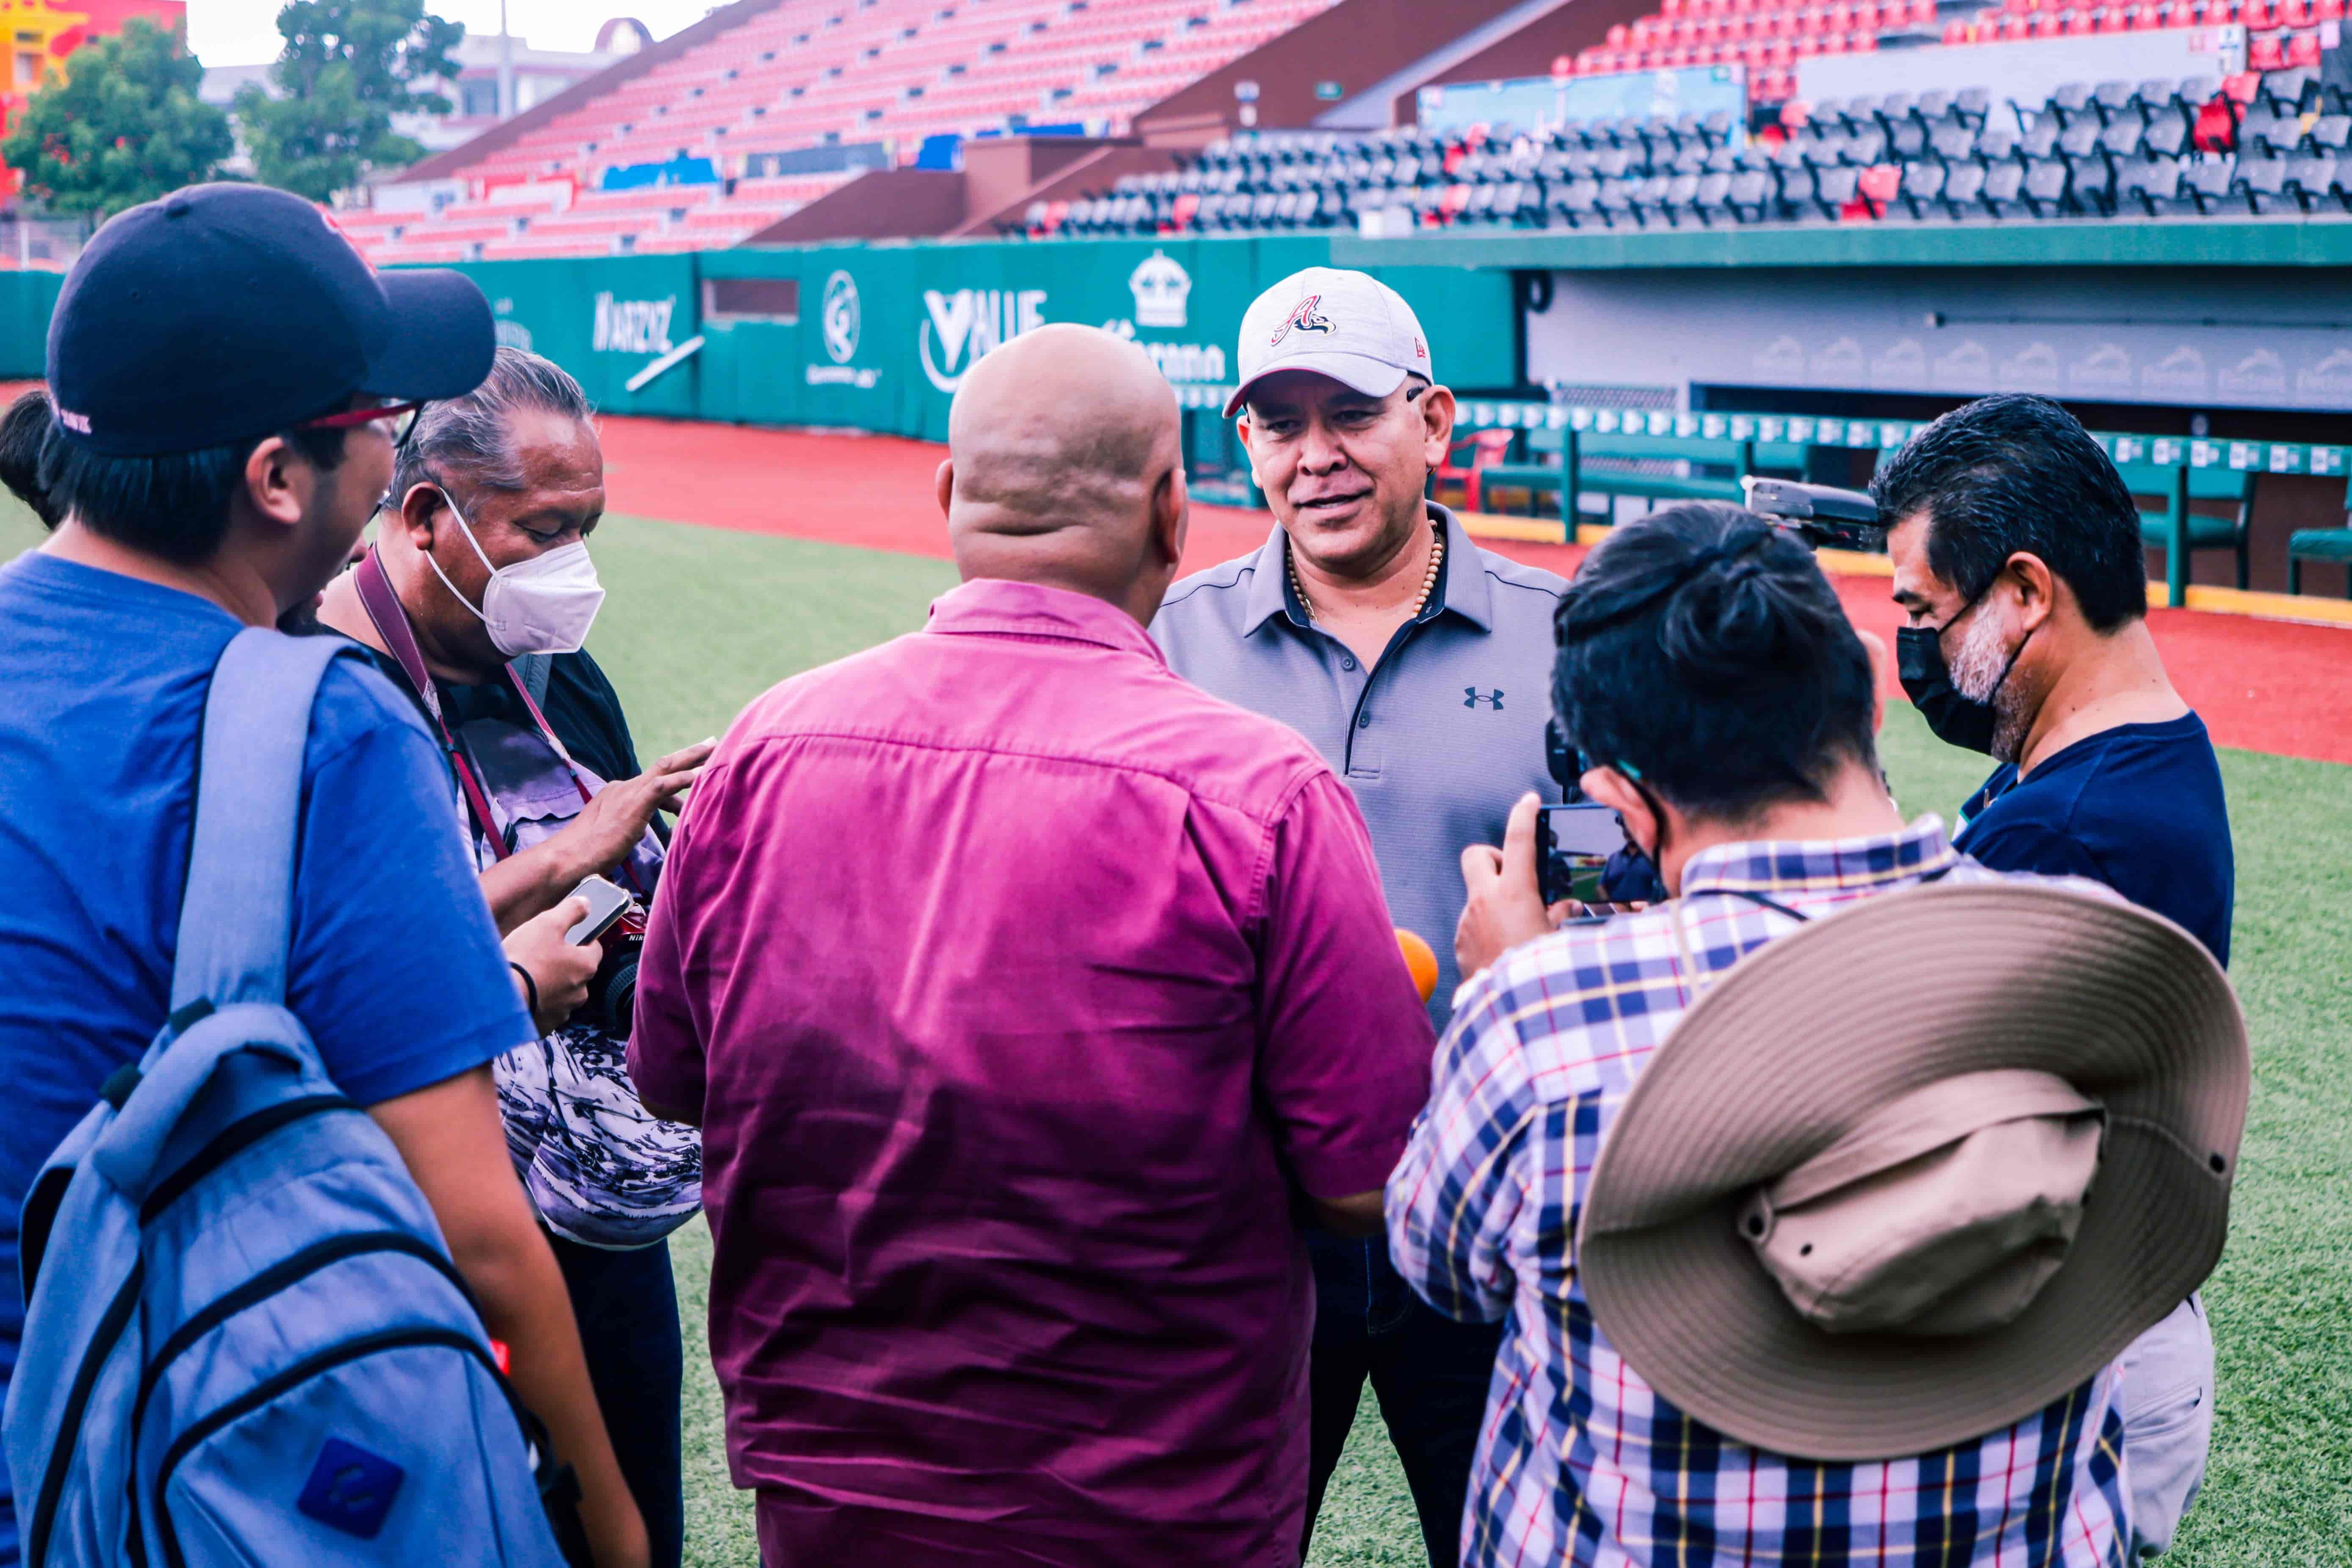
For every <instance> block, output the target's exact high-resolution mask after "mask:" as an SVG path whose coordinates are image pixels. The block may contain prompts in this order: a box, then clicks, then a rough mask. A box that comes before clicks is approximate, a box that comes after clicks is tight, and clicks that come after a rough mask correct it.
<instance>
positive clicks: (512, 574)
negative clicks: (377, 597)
mask: <svg viewBox="0 0 2352 1568" xmlns="http://www.w3.org/2000/svg"><path fill="white" fill-rule="evenodd" d="M441 499H442V500H444V501H446V502H447V503H448V507H449V515H450V516H451V517H454V518H456V519H457V526H458V528H459V529H461V530H463V531H464V532H465V535H466V542H467V544H470V545H472V546H473V547H474V553H475V555H476V556H478V558H479V559H480V561H481V563H482V564H483V565H484V566H488V567H489V572H490V581H489V584H488V586H487V587H485V588H484V589H483V590H482V602H481V604H480V605H475V604H474V602H473V601H472V600H470V599H468V598H467V597H466V595H463V594H460V593H458V592H457V584H455V583H452V582H451V581H449V574H447V573H446V572H444V571H442V570H441V563H439V562H438V561H436V560H434V559H433V557H432V555H431V554H430V553H429V552H428V553H427V554H426V555H425V563H426V564H427V565H429V566H431V567H432V568H433V574H434V575H435V576H436V577H438V578H440V579H441V585H442V586H443V587H445V588H446V589H448V590H449V592H450V594H451V595H452V596H454V597H455V598H456V599H457V602H458V603H459V604H461V605H465V606H466V608H467V609H469V610H472V611H473V612H474V616H475V618H476V619H477V620H479V621H480V622H481V623H482V625H483V626H487V627H488V628H489V633H490V646H491V647H495V648H497V649H498V650H499V652H500V653H502V654H504V655H506V656H507V657H508V658H523V657H524V656H525V655H527V654H534V653H578V652H579V651H580V649H581V648H582V647H583V646H585V645H586V643H587V641H588V628H589V627H590V626H593V625H594V624H595V620H596V611H597V609H598V608H599V607H600V606H601V605H603V604H604V587H603V585H602V584H599V583H598V582H597V581H596V563H594V562H593V561H591V560H590V559H589V558H588V546H587V545H586V544H585V543H584V542H582V541H580V540H576V539H575V540H573V541H572V542H571V543H569V544H564V545H559V546H557V547H556V548H555V549H553V550H551V551H549V552H547V553H546V554H544V555H534V556H532V557H531V558H530V560H528V561H518V562H516V563H514V564H513V565H511V566H490V558H489V557H488V555H484V554H483V553H482V543H481V541H479V540H478V539H476V538H475V537H474V529H473V525H472V524H471V523H469V522H467V521H466V514H465V513H463V512H461V511H459V510H457V501H456V500H454V499H452V498H451V496H450V494H449V492H448V491H447V490H443V491H442V492H441Z"/></svg>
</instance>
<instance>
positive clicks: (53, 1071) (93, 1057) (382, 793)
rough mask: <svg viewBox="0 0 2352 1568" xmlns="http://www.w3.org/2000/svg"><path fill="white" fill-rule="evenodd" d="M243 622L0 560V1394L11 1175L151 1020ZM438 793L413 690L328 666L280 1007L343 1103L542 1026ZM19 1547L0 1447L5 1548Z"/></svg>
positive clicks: (163, 995) (315, 714)
mask: <svg viewBox="0 0 2352 1568" xmlns="http://www.w3.org/2000/svg"><path fill="white" fill-rule="evenodd" d="M241 629H242V628H241V627H240V626H239V624H238V623H237V621H236V619H235V618H233V617H232V616H229V614H228V613H227V612H226V611H225V610H222V609H220V608H219V607H217V606H216V605H212V604H210V603H208V602H207V601H205V600H203V599H199V598H197V597H195V596H194V595H189V594H184V593H180V592H177V591H176V590H173V589H170V588H164V587H160V586H158V585H156V584H152V583H142V582H140V581H138V580H137V579H135V578H131V577H125V576H121V575H120V574H115V573H111V572H101V571H98V570H95V569H93V568H91V567H88V566H81V565H77V564H75V563H71V562H67V561H60V560H58V559H57V558H56V557H54V556H49V555H43V554H37V553H36V554H28V555H24V556H20V557H18V558H17V559H16V561H14V562H12V563H8V564H7V565H6V566H5V567H0V975H5V981H0V1086H5V1094H6V1096H7V1102H8V1110H7V1113H6V1115H5V1116H0V1395H5V1392H6V1386H7V1377H8V1373H10V1371H11V1370H13V1369H14V1367H15V1366H16V1350H17V1342H18V1340H19V1339H20V1338H21V1336H22V1332H23V1329H24V1321H25V1303H24V1299H23V1294H22V1286H21V1284H20V1282H19V1280H18V1278H17V1268H16V1244H17V1219H18V1211H19V1210H20V1209H21V1208H22V1207H23V1205H24V1201H25V1194H26V1189H27V1188H28V1187H29V1186H30V1185H31V1184H32V1180H33V1177H34V1175H35V1174H36V1173H37V1172H38V1171H39V1169H40V1167H41V1165H42V1163H43V1162H45V1161H46V1160H47V1158H48V1156H49V1154H50V1152H52V1151H53V1150H55V1149H56V1147H57V1145H58V1143H59V1142H61V1141H63V1139H64V1138H65V1136H66V1134H67V1133H68V1131H72V1129H73V1126H74V1124H75V1123H76V1122H78V1121H80V1120H81V1118H82V1116H83V1115H84V1114H85V1113H86V1112H87V1111H88V1110H89V1108H90V1107H91V1106H92V1105H93V1104H95V1103H97V1100H98V1090H99V1086H100V1084H101V1083H103V1082H104V1081H105V1080H106V1078H107V1076H108V1075H109V1074H110V1073H111V1072H113V1071H114V1070H115V1069H116V1068H119V1067H121V1065H122V1064H123V1063H125V1062H128V1061H132V1060H135V1059H136V1058H138V1057H139V1056H140V1054H141V1053H142V1052H143V1051H144V1050H145V1049H146V1048H147V1045H148V1042H149V1041H150V1040H151V1039H152V1037H153V1036H154V1034H155V1031H156V1030H157V1029H158V1028H160V1027H161V1026H162V1025H163V1016H164V1013H165V1011H166V1010H167V1006H168V998H169V996H170V994H171V987H172V955H173V951H174V948H175V946H176V944H177V937H178V931H179V923H180V896H181V893H182V890H183V889H184V887H185V885H186V880H187V861H188V852H189V837H190V832H191V828H192V826H193V823H194V810H195V775H196V747H197V734H198V731H199V728H200V725H201V721H202V720H203V717H204V708H205V696H206V694H207V692H208V690H209V689H210V686H211V681H212V672H213V666H214V664H215V662H217V661H218V659H219V658H220V656H221V652H222V650H223V649H225V648H226V647H227V646H228V643H229V639H230V638H231V637H235V636H236V633H237V632H238V631H239V630H241ZM447 800H448V784H447V775H446V773H444V772H443V768H442V763H441V759H440V756H439V754H438V753H437V752H436V751H435V749H434V746H433V743H432V742H431V741H430V740H429V739H427V737H426V735H425V728H424V726H423V725H422V724H421V723H420V722H419V721H418V720H417V718H416V716H415V710H414V709H413V708H412V706H411V704H410V703H409V701H408V700H407V699H406V698H404V697H402V696H401V695H400V694H399V693H397V692H395V691H394V689H392V687H391V686H390V685H389V684H388V683H386V682H385V680H384V679H383V677H381V676H380V675H378V674H376V672H375V671H374V670H373V669H370V668H367V667H365V666H364V665H362V664H359V663H357V662H356V661H353V660H348V659H346V660H341V661H338V662H337V664H336V665H335V666H334V668H331V669H330V670H329V671H328V673H327V679H326V680H325V682H324V683H323V684H322V686H321V687H320V694H319V700H318V703H317V705H316V707H315V708H314V709H313V710H312V712H311V718H310V747H309V751H308V754H307V755H306V757H305V758H304V761H303V768H302V821H301V825H300V833H301V837H300V841H299V849H298V852H297V856H296V867H295V873H294V910H293V931H292V939H291V952H290V953H289V962H288V965H287V1005H288V1006H289V1008H290V1009H291V1010H292V1011H293V1013H294V1014H295V1016H297V1017H299V1018H300V1019H301V1020H302V1022H303V1023H304V1025H306V1026H308V1027H309V1029H310V1034H311V1037H312V1038H313V1039H315V1040H316V1041H317V1042H318V1047H319V1052H320V1056H321V1057H322V1058H324V1060H325V1063H326V1067H327V1070H328V1072H329V1073H330V1074H331V1075H332V1076H333V1078H334V1079H335V1082H336V1083H337V1085H338V1086H339V1087H340V1088H341V1089H342V1090H343V1092H344V1093H345V1094H348V1095H349V1096H351V1098H352V1099H353V1100H358V1101H360V1102H361V1103H362V1104H363V1105H373V1104H376V1103H379V1102H381V1101H383V1100H392V1099H394V1098H396V1097H398V1096H400V1095H404V1094H407V1093H409V1092H411V1091H412V1090H415V1089H424V1088H425V1087H427V1086H429V1085H432V1084H436V1083H439V1082H441V1081H442V1080H444V1079H449V1078H453V1077H455V1076H457V1074H459V1073H462V1072H466V1071H468V1070H470V1069H472V1068H478V1067H480V1066H482V1065H483V1064H484V1063H486V1062H488V1061H490V1060H492V1059H493V1058H496V1057H498V1056H499V1055H500V1054H502V1053H503V1052H505V1051H507V1050H509V1049H511V1048H513V1047H515V1046H517V1045H520V1044H521V1043H522V1042H524V1041H526V1040H529V1039H530V1038H531V1037H533V1035H535V1034H536V1033H537V1031H536V1030H534V1029H533V1028H532V1027H531V1026H530V1018H529V1017H528V1016H527V1015H526V1014H525V1013H524V1012H523V1009H522V1005H521V1003H520V1000H519V999H518V997H517V996H516V994H515V985H514V981H513V978H512V977H511V976H510V975H509V973H508V971H507V966H506V961H505V958H504V956H503V955H502V954H501V952H500V951H499V937H498V931H497V928H496V927H495V926H494V925H493V924H492V922H491V920H490V913H489V909H488V905H487V904H486V903H485V902H484V901H483V898H482V893H481V887H480V884H479V882H478V880H477V879H476V877H475V872H474V868H473V867H472V866H471V865H469V864H467V858H466V852H465V845H464V842H463V839H462V837H460V835H458V834H457V832H455V831H454V830H453V826H452V824H451V822H450V820H449V816H448V813H449V806H448V805H447V804H446V803H447ZM17 1550H18V1549H17V1544H16V1521H15V1519H14V1516H13V1512H12V1510H11V1507H10V1491H9V1486H8V1479H7V1475H6V1471H5V1467H0V1564H5V1563H14V1562H16V1556H17Z"/></svg>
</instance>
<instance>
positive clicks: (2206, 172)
mask: <svg viewBox="0 0 2352 1568" xmlns="http://www.w3.org/2000/svg"><path fill="white" fill-rule="evenodd" d="M2237 177H2238V161H2237V160H2236V159H2235V158H2232V157H2229V156H2227V155H2226V154H2224V155H2221V156H2216V157H2210V158H2200V159H2199V160H2197V162H2195V163H2191V164H2189V167H2188V168H2187V170H2185V171H2184V172H2183V174H2182V176H2181V184H2182V186H2183V187H2184V188H2185V189H2186V190H2187V192H2188V194H2189V201H2190V202H2191V203H2193V204H2194V205H2196V208H2197V210H2198V212H2200V214H2210V213H2217V212H2229V211H2231V210H2235V211H2238V212H2244V211H2246V210H2247V205H2246V201H2245V198H2243V197H2242V196H2240V195H2235V194H2234V187H2235V186H2236V184H2237Z"/></svg>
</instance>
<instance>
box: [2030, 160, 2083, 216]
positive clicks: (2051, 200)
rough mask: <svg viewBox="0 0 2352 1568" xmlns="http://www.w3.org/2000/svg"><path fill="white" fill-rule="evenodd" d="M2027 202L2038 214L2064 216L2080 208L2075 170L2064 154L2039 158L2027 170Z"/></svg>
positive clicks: (2033, 211) (2033, 213)
mask: <svg viewBox="0 0 2352 1568" xmlns="http://www.w3.org/2000/svg"><path fill="white" fill-rule="evenodd" d="M2023 194H2024V198H2025V205H2026V208H2027V210H2028V211H2030V212H2032V215H2033V216H2035V217H2063V216H2066V215H2067V214H2069V213H2072V212H2075V211H2078V210H2080V209H2079V207H2078V205H2077V204H2076V200H2075V196H2074V172H2073V171H2072V170H2071V169H2069V168H2068V167H2067V166H2066V161H2065V160H2064V159H2063V158H2047V159H2042V158H2037V159H2035V160H2034V162H2033V163H2032V166H2031V167H2029V168H2028V169H2027V170H2026V171H2025V184H2024V187H2023Z"/></svg>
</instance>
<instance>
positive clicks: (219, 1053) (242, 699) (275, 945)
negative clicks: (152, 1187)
mask: <svg viewBox="0 0 2352 1568" xmlns="http://www.w3.org/2000/svg"><path fill="white" fill-rule="evenodd" d="M344 655H351V656H352V657H354V658H355V657H357V655H358V650H357V649H356V648H354V647H352V645H351V644H350V643H348V642H345V641H344V640H343V639H342V638H341V637H287V636H285V635H283V634H282V633H279V632H278V631H275V630H271V629H269V628H268V627H253V628H250V629H247V630H246V631H242V632H239V633H238V634H237V635H236V637H235V638H234V639H233V640H231V642H230V643H229V645H228V650H227V651H226V653H224V654H222V655H221V658H220V663H219V664H218V665H216V666H215V668H214V670H213V683H212V691H211V694H210V695H209V696H208V697H207V698H206V699H205V729H204V741H203V745H202V749H201V752H200V753H199V760H198V763H197V770H196V826H195V833H194V842H193V847H192V848H191V851H190V853H189V857H188V886H187V891H186V893H185V894H184V896H183V897H182V899H181V900H180V934H179V947H178V954H177V956H176V958H175V959H174V960H173V966H172V1016H171V1017H170V1019H169V1020H168V1021H167V1022H166V1023H165V1024H164V1026H163V1029H162V1031H161V1032H160V1033H159V1034H158V1036H157V1037H156V1041H155V1044H154V1045H153V1046H152V1047H150V1048H149V1050H148V1053H147V1055H146V1057H145V1058H144V1059H143V1060H142V1062H141V1063H140V1071H139V1072H138V1073H137V1074H136V1075H129V1081H128V1082H123V1081H121V1079H123V1078H124V1077H125V1076H126V1075H121V1074H118V1075H117V1079H110V1080H109V1084H108V1094H107V1098H108V1099H109V1100H112V1101H113V1102H114V1104H115V1105H116V1107H117V1114H116V1116H115V1118H114V1120H113V1121H112V1122H110V1124H109V1125H108V1126H107V1127H106V1129H105V1130H104V1131H101V1132H100V1134H99V1135H98V1138H97V1141H96V1142H94V1143H93V1144H92V1145H91V1149H90V1161H91V1163H93V1164H95V1165H96V1166H97V1167H98V1168H99V1170H100V1172H102V1173H104V1174H105V1176H106V1179H107V1180H108V1181H110V1182H111V1183H112V1184H114V1185H115V1186H116V1187H117V1188H119V1189H121V1190H122V1191H124V1192H127V1193H140V1192H143V1191H145V1189H146V1188H147V1186H148V1184H150V1183H151V1182H152V1181H153V1180H154V1179H155V1175H156V1166H157V1163H158V1162H159V1161H160V1160H161V1159H162V1158H163V1152H164V1148H165V1146H166V1143H167V1142H168V1141H169V1139H170V1137H171V1134H172V1131H173V1128H174V1127H175V1126H176V1125H177V1124H178V1122H179V1120H180V1118H181V1116H182V1115H183V1114H184V1112H185V1111H186V1110H187V1109H188V1107H189V1106H190V1105H191V1104H192V1103H193V1102H194V1100H195V1098H196V1096H197V1095H198V1094H200V1093H201V1092H202V1091H203V1089H204V1087H205V1084H206V1083H207V1082H208V1081H210V1079H211V1078H212V1075H213V1072H214V1069H215V1068H216V1067H217V1066H218V1065H219V1063H220V1061H221V1058H224V1057H226V1056H229V1055H233V1054H235V1053H236V1052H239V1051H247V1050H256V1051H264V1052H268V1053H269V1054H273V1055H276V1056H278V1057H279V1058H283V1059H284V1060H285V1061H286V1062H287V1063H288V1064H289V1065H290V1066H292V1067H293V1068H295V1069H296V1070H297V1071H298V1072H301V1073H304V1074H305V1075H307V1076H315V1077H316V1078H317V1079H318V1088H319V1089H320V1090H322V1091H325V1092H330V1093H331V1092H332V1090H333V1087H334V1086H333V1085H332V1084H331V1082H329V1081H328V1080H327V1079H326V1078H325V1076H324V1075H323V1074H322V1073H320V1072H319V1070H318V1068H317V1065H316V1057H315V1054H314V1053H313V1052H312V1051H311V1049H310V1047H309V1045H308V1043H307V1042H306V1041H305V1040H304V1038H303V1037H302V1035H301V1030H300V1026H299V1025H298V1024H296V1023H295V1022H294V1021H293V1020H292V1019H291V1018H290V1017H289V1016H287V1015H286V1014H285V1013H284V1012H283V1010H282V1008H283V1004H284V1002H285V999H286V946H287V941H288V938H289V933H290V932H291V930H292V925H293V905H294V847H295V841H296V839H297V838H298V837H299V835H300V819H301V810H302V760H303V755H304V753H305V752H307V751H308V750H309V746H310V709H311V705H312V702H313V700H315V698H316V697H317V695H318V690H319V683H320V681H321V680H322V679H325V677H326V673H327V667H328V666H329V665H331V664H332V663H333V662H334V661H335V660H336V659H337V658H340V657H342V656H344ZM232 1010H235V1013H236V1026H235V1027H232V1028H226V1029H215V1030H209V1031H207V1030H198V1031H197V1033H196V1034H195V1035H194V1037H189V1036H187V1035H186V1033H185V1031H187V1030H190V1029H192V1028H194V1027H195V1026H196V1025H198V1024H199V1023H200V1022H201V1021H202V1020H203V1019H205V1018H206V1017H207V1016H211V1015H214V1014H215V1013H229V1012H231V1011H232ZM118 1096H119V1097H120V1098H118Z"/></svg>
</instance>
